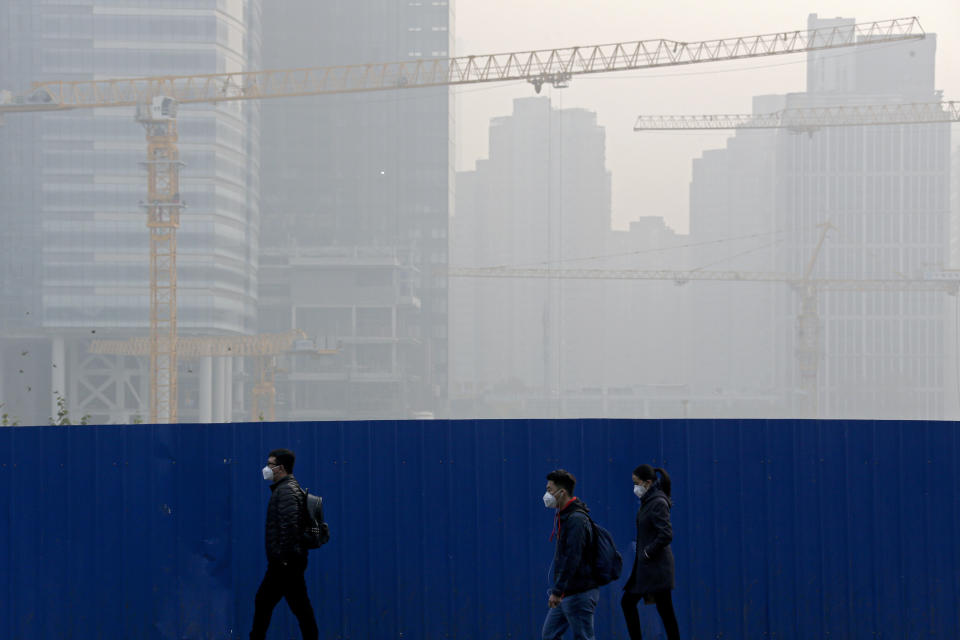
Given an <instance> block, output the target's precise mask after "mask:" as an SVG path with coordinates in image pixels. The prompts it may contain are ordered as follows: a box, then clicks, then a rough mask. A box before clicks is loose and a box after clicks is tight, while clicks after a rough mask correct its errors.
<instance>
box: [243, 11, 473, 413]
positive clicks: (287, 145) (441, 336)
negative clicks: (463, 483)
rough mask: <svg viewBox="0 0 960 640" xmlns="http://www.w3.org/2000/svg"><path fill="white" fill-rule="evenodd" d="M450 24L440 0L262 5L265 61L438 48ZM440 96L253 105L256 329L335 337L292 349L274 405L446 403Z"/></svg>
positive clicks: (446, 142) (352, 408)
mask: <svg viewBox="0 0 960 640" xmlns="http://www.w3.org/2000/svg"><path fill="white" fill-rule="evenodd" d="M451 24H452V16H451V7H450V6H449V4H448V2H446V1H424V2H403V3H397V2H382V1H374V0H360V1H357V0H352V1H347V0H334V1H333V2H323V3H317V2H311V1H308V0H292V1H289V2H284V3H282V4H279V3H278V4H275V5H269V4H268V5H265V8H264V61H265V64H266V65H267V66H268V67H270V68H281V69H282V68H295V67H304V66H321V65H340V64H359V63H365V62H387V61H393V60H409V59H416V58H421V57H422V58H438V57H439V58H443V57H448V56H449V55H450V45H449V43H450V41H451V39H452V34H451V33H450V25H451ZM450 101H451V92H450V90H448V89H446V88H443V87H440V88H431V89H417V90H410V91H393V92H381V93H371V94H353V95H330V96H320V97H312V98H297V99H286V100H275V101H270V102H267V103H265V104H264V107H263V114H264V129H263V193H264V194H265V195H264V202H263V229H264V233H263V238H262V239H263V242H262V247H261V248H262V251H261V281H260V292H261V305H260V316H259V328H260V331H263V332H274V331H285V330H289V329H291V328H298V329H301V330H303V331H305V332H306V333H307V334H308V335H309V336H310V338H311V339H313V340H315V341H316V342H317V343H318V344H320V345H323V346H327V347H330V348H334V349H336V350H337V354H336V355H335V356H328V357H326V358H323V359H322V360H313V361H310V360H305V359H303V358H298V359H296V360H295V361H293V362H291V364H290V372H289V375H286V376H285V377H283V379H282V380H281V381H280V382H279V387H278V414H277V415H278V416H284V417H288V418H293V419H307V418H314V419H315V418H407V417H411V416H412V415H424V414H427V413H432V414H436V413H439V412H442V411H443V408H444V404H445V398H446V386H447V359H448V356H447V336H446V332H447V290H446V274H445V268H446V264H447V228H448V216H449V209H450V199H451V187H452V171H453V167H452V164H453V161H454V156H453V154H452V153H451V144H452V137H451V133H452V122H451V118H452V116H453V110H452V109H451V106H450Z"/></svg>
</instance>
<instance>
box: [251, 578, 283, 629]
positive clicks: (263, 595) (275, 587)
mask: <svg viewBox="0 0 960 640" xmlns="http://www.w3.org/2000/svg"><path fill="white" fill-rule="evenodd" d="M282 597H283V578H282V576H281V575H280V572H279V571H277V570H276V569H275V568H273V567H270V566H268V567H267V573H266V575H264V576H263V582H261V583H260V588H259V589H257V599H256V600H255V601H254V609H253V628H252V629H251V630H250V640H264V638H265V637H266V636H267V628H268V627H269V626H270V618H271V617H273V608H274V607H276V606H277V603H278V602H280V598H282Z"/></svg>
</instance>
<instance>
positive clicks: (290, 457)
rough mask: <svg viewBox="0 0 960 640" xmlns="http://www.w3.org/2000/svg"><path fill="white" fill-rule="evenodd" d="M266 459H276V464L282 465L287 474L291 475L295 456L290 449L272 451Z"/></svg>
mask: <svg viewBox="0 0 960 640" xmlns="http://www.w3.org/2000/svg"><path fill="white" fill-rule="evenodd" d="M267 457H268V458H276V459H277V464H282V465H283V468H284V470H286V472H287V473H293V464H294V462H295V461H296V459H297V456H296V455H295V454H294V453H293V451H290V449H274V450H273V451H271V452H270V455H269V456H267Z"/></svg>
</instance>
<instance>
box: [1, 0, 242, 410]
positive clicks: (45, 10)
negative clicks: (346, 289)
mask: <svg viewBox="0 0 960 640" xmlns="http://www.w3.org/2000/svg"><path fill="white" fill-rule="evenodd" d="M260 14H261V3H260V2H259V0H253V1H249V2H243V3H229V4H228V5H227V6H226V7H213V6H212V5H211V3H209V2H199V1H197V2H193V3H191V2H180V3H177V7H176V8H167V7H150V6H148V5H147V4H144V3H139V4H137V6H136V7H134V8H130V7H122V6H120V5H119V4H118V3H116V2H99V1H93V2H88V3H84V4H79V3H67V2H63V3H42V4H38V3H26V2H17V1H15V0H0V34H2V38H0V78H2V79H3V84H4V87H3V88H4V89H22V88H26V87H30V86H31V85H32V84H33V83H35V82H43V81H51V80H90V79H94V78H97V77H100V78H102V77H110V78H123V77H133V76H163V75H171V74H196V73H216V72H218V71H225V70H231V71H232V70H248V69H258V68H261V59H260V40H261V35H260ZM258 111H259V105H258V104H257V103H256V102H232V103H218V104H197V105H181V106H180V109H179V113H178V114H177V116H178V125H179V134H180V137H181V144H180V149H179V161H180V162H182V163H183V168H182V169H181V177H180V183H179V190H178V191H177V192H176V193H174V194H171V196H173V199H175V200H176V201H177V202H178V203H180V204H182V205H183V208H182V210H183V212H184V213H183V215H184V216H187V215H188V216H189V224H184V225H183V226H182V228H181V229H180V230H179V237H178V238H177V239H178V242H177V244H176V246H175V248H176V251H177V253H178V256H177V257H178V262H177V268H178V270H179V273H178V278H177V280H178V282H177V285H178V297H177V300H176V303H177V304H176V308H175V310H174V312H175V320H176V322H177V325H178V327H179V331H180V333H181V334H182V335H186V336H189V335H193V336H198V335H203V336H225V335H244V334H251V333H254V332H255V331H256V311H257V310H256V301H257V272H256V264H257V263H256V256H257V251H258V235H259V232H260V220H259V214H260V208H259V187H258V182H259V167H258V162H259V155H258V153H256V151H257V148H258V145H259V114H258ZM135 116H136V110H135V108H134V107H119V108H111V109H102V110H99V109H82V110H76V111H57V112H50V113H22V114H16V115H15V116H11V117H9V118H8V119H7V122H6V124H5V125H4V126H0V166H2V167H3V170H2V171H0V193H3V194H4V199H3V203H2V204H0V223H2V225H3V228H4V232H3V233H2V234H0V261H2V262H0V278H2V282H3V286H2V288H0V325H2V338H0V344H2V349H0V363H2V364H0V375H2V381H0V402H3V403H4V404H5V407H4V411H5V412H7V413H8V414H10V415H11V416H15V417H16V418H18V419H19V420H20V421H21V422H23V423H28V424H30V423H32V424H38V423H39V424H44V423H46V422H47V419H48V418H49V417H51V416H55V415H56V413H57V406H56V398H57V395H59V396H62V397H63V398H65V399H66V403H67V404H66V406H67V407H68V410H69V413H70V415H71V416H73V417H74V419H76V418H79V417H80V416H82V415H90V416H91V418H90V419H91V420H93V421H95V422H120V423H123V422H129V421H131V420H137V419H143V420H147V419H148V418H149V415H150V407H149V405H150V388H149V378H150V371H149V365H150V361H149V359H147V358H144V357H135V356H133V355H129V356H128V355H117V354H102V355H98V354H91V353H90V352H89V343H90V341H91V340H93V339H96V338H113V339H121V338H130V337H136V336H145V335H146V334H147V333H148V331H149V329H150V323H151V318H150V311H149V310H150V308H151V304H150V292H149V289H148V287H147V283H148V282H149V280H150V276H149V273H150V261H149V256H150V254H151V250H150V242H151V240H150V237H149V236H148V232H147V229H146V225H145V221H146V219H147V216H148V211H147V210H146V209H147V208H149V203H147V202H146V201H147V200H148V194H147V189H146V184H147V183H146V175H147V173H148V169H149V165H147V164H145V163H146V161H147V158H148V156H147V153H146V144H145V130H144V127H143V126H141V125H140V124H139V123H138V122H137V121H136V119H135ZM182 364H183V366H182V367H181V368H180V370H179V371H175V372H174V375H175V376H176V374H177V373H179V388H178V387H177V385H176V384H174V386H173V389H174V393H177V394H178V395H179V398H178V399H179V403H178V404H179V408H180V411H179V414H180V415H179V418H180V419H181V420H184V421H195V420H200V419H201V418H204V417H206V416H202V415H201V404H205V405H209V406H211V407H213V406H214V405H216V406H218V407H221V408H220V412H219V414H218V415H216V416H212V415H211V416H210V418H211V419H214V418H218V419H219V420H227V419H230V418H231V417H232V416H231V413H230V406H232V403H229V402H225V401H224V400H223V399H224V398H225V397H226V396H227V395H229V394H230V391H231V390H232V389H233V387H234V386H236V385H237V383H236V382H234V381H233V380H232V376H231V373H232V371H233V367H234V366H237V365H238V364H239V363H237V362H234V359H230V360H223V361H218V362H217V363H211V364H209V367H210V370H211V371H212V374H211V376H209V377H207V378H201V377H200V371H201V369H202V368H204V366H203V365H202V363H200V362H193V363H191V362H187V361H185V362H183V363H182ZM204 370H206V369H204ZM204 379H205V380H207V385H206V387H202V385H201V381H202V380H204ZM176 380H177V378H176V377H174V380H173V381H174V383H176ZM238 391H239V390H238ZM213 396H216V397H217V398H219V400H218V401H213V400H212V397H213Z"/></svg>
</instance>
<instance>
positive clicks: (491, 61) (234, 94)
mask: <svg viewBox="0 0 960 640" xmlns="http://www.w3.org/2000/svg"><path fill="white" fill-rule="evenodd" d="M923 37H924V32H923V29H922V27H921V26H920V22H919V20H918V19H917V18H915V17H909V18H898V19H894V20H884V21H879V22H864V23H860V24H855V25H845V26H836V27H823V28H820V29H810V30H801V31H781V32H779V33H769V34H762V35H752V36H745V37H743V36H741V37H733V38H721V39H717V40H703V41H698V42H683V41H677V40H666V39H655V40H639V41H632V42H618V43H613V44H604V45H590V46H580V47H566V48H559V49H541V50H536V51H523V52H515V53H497V54H491V55H476V56H460V57H455V58H434V59H421V60H412V61H402V62H385V63H376V64H357V65H344V66H334V67H313V68H303V69H280V70H268V71H249V72H237V73H218V74H207V75H187V76H164V77H153V78H129V79H115V80H80V81H69V82H67V81H63V82H44V83H38V84H36V85H34V87H33V88H32V90H31V91H30V92H29V93H28V94H26V95H24V96H17V97H14V98H12V99H10V100H8V102H7V104H3V103H2V102H0V114H2V113H3V112H13V111H37V110H43V109H54V110H55V109H76V108H83V107H120V106H136V105H138V104H141V103H143V102H145V101H148V100H151V99H153V98H154V97H156V96H168V97H170V98H173V99H174V100H176V101H177V102H179V103H181V104H187V103H192V102H221V101H226V100H256V99H263V98H276V97H290V96H308V95H320V94H325V93H350V92H361V91H384V90H389V89H412V88H424V87H441V86H442V87H447V86H456V85H463V84H477V83H483V82H506V81H518V80H523V81H527V82H530V83H532V84H534V85H535V86H536V87H538V88H539V87H540V86H542V85H543V84H547V83H563V82H565V81H566V80H569V79H570V77H571V76H574V75H581V74H592V73H608V72H613V71H631V70H638V69H652V68H657V67H667V66H677V65H689V64H699V63H704V62H721V61H729V60H744V59H749V58H758V57H762V56H772V55H783V54H790V53H802V52H807V51H823V50H828V49H837V48H841V47H849V46H854V45H862V44H880V43H890V42H897V41H903V40H915V39H920V38H923Z"/></svg>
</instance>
